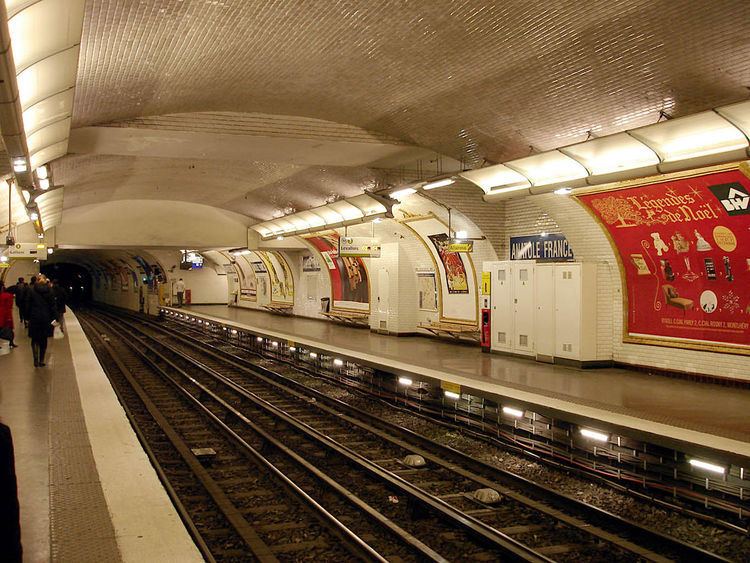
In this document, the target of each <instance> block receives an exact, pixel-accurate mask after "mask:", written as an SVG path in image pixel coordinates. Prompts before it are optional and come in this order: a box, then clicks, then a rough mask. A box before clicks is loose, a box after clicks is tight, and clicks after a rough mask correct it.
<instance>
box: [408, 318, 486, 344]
mask: <svg viewBox="0 0 750 563" xmlns="http://www.w3.org/2000/svg"><path fill="white" fill-rule="evenodd" d="M419 328H421V329H422V330H426V331H428V332H431V333H432V334H434V335H435V336H450V337H452V338H455V339H456V340H460V339H461V338H469V339H471V340H475V341H477V342H479V329H477V327H476V326H473V325H463V324H458V323H442V322H430V323H420V324H419Z"/></svg>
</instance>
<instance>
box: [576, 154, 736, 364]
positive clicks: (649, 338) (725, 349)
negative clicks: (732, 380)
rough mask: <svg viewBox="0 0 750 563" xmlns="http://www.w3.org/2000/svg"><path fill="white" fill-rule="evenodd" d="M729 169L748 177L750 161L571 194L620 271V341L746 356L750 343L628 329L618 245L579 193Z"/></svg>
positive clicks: (583, 191) (625, 298)
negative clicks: (590, 219)
mask: <svg viewBox="0 0 750 563" xmlns="http://www.w3.org/2000/svg"><path fill="white" fill-rule="evenodd" d="M732 170H738V171H740V172H741V173H742V174H744V175H745V176H747V177H748V178H750V161H741V162H732V163H728V164H720V165H716V166H708V167H704V168H695V169H692V170H686V171H682V172H671V173H668V174H660V175H658V176H648V177H645V178H638V179H634V180H625V181H621V182H614V183H610V184H604V185H602V186H596V187H591V188H587V189H582V190H580V191H578V192H577V193H576V194H574V195H573V196H572V197H573V198H574V199H575V201H576V203H577V204H578V205H580V206H581V207H582V208H583V209H585V210H586V212H587V213H588V214H589V216H590V217H591V218H592V219H593V220H594V221H595V222H596V224H597V225H598V226H599V228H600V229H601V230H602V232H603V233H604V236H605V237H606V238H607V241H608V242H609V245H610V247H611V249H612V253H613V254H614V256H615V260H617V267H618V271H619V274H620V282H621V287H622V292H621V293H622V334H621V338H622V342H623V343H624V344H639V345H644V346H660V347H667V348H680V349H685V350H697V351H702V352H717V353H725V354H735V355H740V356H750V347H749V346H745V345H742V344H731V343H721V342H714V341H708V340H697V339H687V338H679V337H671V336H658V335H649V334H639V333H631V332H630V326H629V325H630V318H629V317H630V315H629V313H630V303H629V299H628V281H627V280H628V278H627V273H626V270H625V265H624V264H623V261H622V256H621V255H620V251H619V248H618V247H617V244H616V243H615V240H614V239H613V237H612V235H611V234H610V232H609V229H607V227H606V226H605V225H604V223H603V222H602V221H601V219H600V218H599V216H598V215H597V214H596V213H595V212H594V210H593V209H592V208H591V207H589V206H588V205H586V204H585V203H583V202H582V201H581V200H580V198H579V196H585V195H594V194H600V193H604V192H615V191H619V190H624V189H628V188H637V187H646V186H650V185H653V184H661V183H664V182H669V181H672V180H685V179H689V178H698V177H701V176H708V175H710V174H715V173H717V172H728V171H732Z"/></svg>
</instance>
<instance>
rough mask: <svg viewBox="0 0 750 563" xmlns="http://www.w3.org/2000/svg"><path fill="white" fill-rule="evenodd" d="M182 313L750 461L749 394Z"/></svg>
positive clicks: (218, 310) (291, 324) (272, 318)
mask: <svg viewBox="0 0 750 563" xmlns="http://www.w3.org/2000/svg"><path fill="white" fill-rule="evenodd" d="M174 310H176V311H180V310H179V309H174ZM181 311H182V312H187V311H189V312H190V314H191V315H195V316H199V317H203V318H204V319H209V320H213V321H214V322H219V323H224V324H227V325H232V326H235V327H237V328H244V329H246V330H248V331H250V332H255V333H258V334H263V335H267V336H269V337H272V338H278V339H279V340H290V341H293V342H296V343H298V344H300V345H303V346H306V347H309V348H313V349H319V350H321V351H327V352H328V353H331V354H336V355H337V356H339V357H342V358H347V359H350V360H352V361H355V362H359V363H363V364H366V365H369V366H371V367H378V368H379V369H382V370H384V371H388V372H392V373H395V374H397V375H409V376H410V377H421V378H433V379H435V380H440V381H447V382H451V383H455V384H458V385H461V386H462V388H465V389H467V390H470V389H471V390H478V391H480V392H482V393H484V394H485V395H486V394H492V395H496V396H500V397H503V398H506V399H512V400H514V401H517V402H518V403H519V404H520V405H526V406H527V408H529V409H531V410H536V411H537V412H540V413H550V414H552V415H553V416H556V417H558V418H560V419H563V420H568V421H571V422H585V423H588V424H591V423H592V422H593V423H598V426H599V428H600V429H602V430H606V429H612V431H614V432H620V433H621V434H623V435H630V436H632V437H634V438H643V439H645V440H648V441H650V442H651V443H662V444H664V445H668V446H669V447H675V448H676V449H681V450H682V451H691V452H694V453H695V452H702V453H709V454H710V453H714V454H717V453H718V454H721V455H722V456H725V457H727V456H728V457H731V458H734V459H737V458H738V457H745V458H747V457H750V417H748V413H750V391H748V390H744V389H737V388H730V387H724V386H721V385H716V384H710V383H701V382H693V381H687V380H681V379H673V378H669V377H664V376H658V375H649V374H647V373H643V372H640V371H635V370H627V369H621V368H606V369H587V370H580V369H576V368H571V367H566V366H560V365H551V364H544V363H539V362H535V361H533V360H526V359H520V358H513V357H507V356H502V355H498V354H486V353H482V351H481V350H480V348H479V347H478V346H469V345H465V344H459V343H451V342H448V341H444V340H440V339H435V338H429V337H421V336H408V337H394V336H384V335H380V334H377V333H374V332H371V331H369V330H366V329H357V328H351V327H347V326H343V325H339V324H335V323H332V322H328V321H320V320H316V319H309V318H302V317H284V316H279V315H274V314H272V313H267V312H264V311H257V310H251V309H244V308H238V307H228V306H224V305H198V306H190V307H185V308H183V309H181ZM745 461H746V460H745Z"/></svg>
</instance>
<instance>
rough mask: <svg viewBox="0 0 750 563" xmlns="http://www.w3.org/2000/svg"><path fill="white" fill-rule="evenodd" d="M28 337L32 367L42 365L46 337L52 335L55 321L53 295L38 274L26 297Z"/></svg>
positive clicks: (46, 283)
mask: <svg viewBox="0 0 750 563" xmlns="http://www.w3.org/2000/svg"><path fill="white" fill-rule="evenodd" d="M27 310H28V319H29V337H30V338H31V351H32V353H33V354H34V367H44V366H45V365H46V364H45V363H44V356H45V354H46V353H47V339H48V338H49V337H50V336H52V331H53V330H54V325H53V324H52V323H53V322H55V323H56V322H57V308H56V307H55V297H54V295H53V294H52V290H51V289H50V286H49V282H48V280H47V278H46V276H44V274H40V275H39V277H38V278H37V279H36V283H35V284H34V285H33V286H32V287H31V289H30V290H29V298H28V307H27Z"/></svg>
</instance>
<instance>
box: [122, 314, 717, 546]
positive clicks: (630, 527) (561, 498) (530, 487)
mask: <svg viewBox="0 0 750 563" xmlns="http://www.w3.org/2000/svg"><path fill="white" fill-rule="evenodd" d="M136 320H138V321H140V322H143V319H136ZM149 324H150V325H152V326H154V327H155V328H157V329H160V330H163V331H167V332H168V333H170V334H172V335H173V336H175V337H177V338H179V339H180V340H183V341H184V342H187V343H191V344H193V345H195V344H200V345H201V346H205V345H206V343H205V342H201V341H198V340H196V339H194V338H192V337H190V336H186V335H185V334H184V333H175V332H174V331H172V330H169V329H167V328H166V327H163V326H161V325H157V324H154V323H149ZM188 326H189V325H188ZM202 352H204V353H207V354H210V355H213V356H214V357H215V358H216V359H220V360H223V361H229V362H231V363H232V364H233V365H234V366H235V367H237V368H240V369H244V370H249V371H250V372H253V373H255V374H258V375H263V376H265V377H267V378H270V380H268V383H271V384H275V385H277V386H279V384H278V381H274V379H275V380H278V379H281V380H283V381H284V382H285V383H286V384H287V385H289V386H293V387H295V388H297V389H301V390H302V392H303V393H304V394H306V395H313V396H314V397H315V398H316V399H317V400H318V401H322V402H325V403H328V404H329V405H333V406H334V407H335V409H336V410H337V411H341V410H344V411H346V412H348V413H350V414H351V415H352V416H354V417H355V418H356V417H359V418H366V419H367V421H368V422H369V423H371V424H373V425H375V426H379V427H380V428H383V429H385V430H386V431H389V432H392V433H401V434H403V435H406V436H408V439H409V440H411V441H412V442H415V443H418V444H419V445H420V446H422V447H428V448H432V449H433V450H438V451H440V452H441V455H445V456H448V457H450V458H452V459H454V460H456V462H457V463H461V464H464V466H469V467H472V468H474V471H475V472H477V473H481V474H484V475H496V474H500V475H501V476H503V477H505V478H506V479H511V480H512V481H514V484H515V485H516V486H519V487H522V488H523V489H524V490H526V491H527V492H529V493H531V494H534V495H539V496H543V497H547V498H549V497H552V498H553V500H554V502H555V503H556V504H557V505H558V506H560V505H562V506H564V507H565V508H567V509H568V510H570V511H573V512H574V513H577V514H578V515H579V516H580V515H584V517H587V518H589V519H593V520H596V521H599V522H603V523H605V524H606V525H607V527H608V528H610V529H613V530H616V531H615V532H604V531H603V530H601V532H602V533H600V534H599V536H600V537H601V538H602V539H604V540H606V541H609V542H612V543H615V544H616V545H620V546H621V547H623V548H624V549H628V550H629V551H632V552H634V553H639V549H642V548H640V546H637V545H636V544H633V543H632V542H629V541H627V540H622V539H621V538H620V541H619V542H618V541H613V538H612V535H613V534H614V535H615V536H622V534H623V532H627V533H628V534H630V535H633V536H636V537H647V538H648V541H649V543H651V544H652V545H656V546H659V545H668V546H669V549H670V550H672V551H673V552H674V553H676V554H678V555H679V556H680V557H684V558H689V559H690V560H695V561H726V559H724V558H722V557H720V556H718V555H717V554H714V553H711V552H708V551H706V550H703V549H701V548H699V547H697V546H694V545H692V544H689V543H687V542H683V541H681V540H678V539H677V538H674V537H672V536H669V535H667V534H664V533H662V532H660V531H658V530H654V529H651V528H647V527H644V526H642V525H640V524H638V523H637V522H633V521H631V520H628V519H625V518H622V517H620V516H617V515H615V514H612V513H610V512H608V511H605V510H603V509H600V508H598V507H595V506H592V505H590V504H587V503H584V502H583V501H580V500H578V499H575V498H573V497H570V496H568V495H565V494H562V493H559V492H558V491H555V490H553V489H549V488H547V487H544V486H542V485H540V484H538V483H534V482H533V481H530V480H528V479H525V478H523V477H521V476H519V475H516V474H514V473H511V472H509V471H506V470H503V469H500V468H497V467H493V466H490V465H489V464H486V463H484V462H481V461H477V460H473V459H472V458H470V457H469V456H467V455H466V454H463V453H462V452H459V451H457V450H455V449H453V448H449V447H448V446H444V445H442V444H437V443H436V442H434V441H432V440H429V439H428V438H425V437H423V436H420V435H418V434H416V433H414V432H412V431H410V430H408V429H405V428H402V427H396V426H395V425H392V424H390V423H388V422H385V421H383V420H381V419H378V418H377V417H373V416H371V415H367V414H366V413H363V412H362V411H359V410H356V409H353V408H352V407H350V406H349V405H347V404H346V403H344V402H342V401H339V400H337V399H332V398H330V397H328V396H326V395H324V394H323V393H320V392H318V391H316V390H314V389H311V388H309V387H307V386H304V385H302V384H300V383H298V382H296V381H293V380H291V379H289V378H287V377H285V376H283V375H281V374H279V373H277V372H274V371H272V370H269V369H268V368H264V367H262V366H257V365H254V364H252V363H250V362H249V361H248V360H246V359H244V358H241V357H239V356H236V355H234V354H231V353H229V352H226V351H218V350H202ZM222 356H223V357H222ZM227 356H230V357H231V358H232V360H229V359H228V358H227ZM281 387H283V386H281ZM351 422H352V423H354V421H351ZM381 437H383V438H384V439H386V438H387V436H385V435H383V436H381ZM415 453H421V454H422V455H424V456H425V457H430V458H432V459H433V460H434V461H435V462H436V463H439V460H440V458H439V457H436V456H434V455H431V454H429V453H428V452H426V451H423V452H415ZM425 454H426V455H425ZM480 481H481V479H480ZM485 484H486V485H488V486H489V485H490V484H491V483H489V482H487V481H486V480H485ZM532 502H533V501H532ZM564 516H566V517H567V518H568V519H569V518H570V516H569V515H564ZM556 517H557V516H556ZM567 523H569V524H571V525H574V526H576V527H579V528H582V527H588V531H589V532H590V533H594V534H595V535H597V532H596V531H595V530H593V529H592V528H591V527H590V525H588V524H587V523H586V522H578V523H576V522H574V521H568V522H567Z"/></svg>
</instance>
